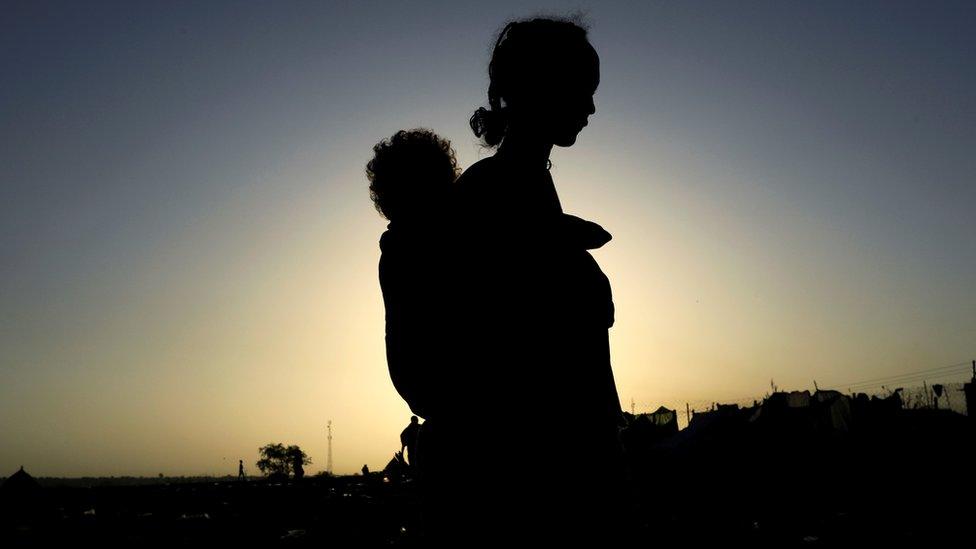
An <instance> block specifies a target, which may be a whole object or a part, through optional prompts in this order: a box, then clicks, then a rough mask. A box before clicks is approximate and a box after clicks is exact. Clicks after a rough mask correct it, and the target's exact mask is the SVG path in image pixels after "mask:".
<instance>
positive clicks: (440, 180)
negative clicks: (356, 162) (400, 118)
mask: <svg viewBox="0 0 976 549" xmlns="http://www.w3.org/2000/svg"><path fill="white" fill-rule="evenodd" d="M373 152H374V153H375V154H374V155H373V158H372V160H370V161H369V163H367V164H366V178H367V179H369V197H370V198H371V199H372V200H373V204H374V205H375V206H376V211H378V212H379V213H380V215H382V216H383V217H385V218H386V219H389V220H390V221H392V220H393V219H394V218H397V217H400V216H402V215H403V214H404V212H410V211H411V210H412V211H413V213H417V210H418V209H423V206H424V205H429V203H430V202H432V201H434V200H436V199H438V198H440V197H441V196H442V194H441V193H444V192H446V191H447V189H446V187H447V186H448V185H450V184H451V183H454V181H455V180H456V179H457V177H458V175H459V170H458V166H457V159H456V158H455V156H454V149H452V148H451V142H450V141H448V140H447V139H442V138H441V137H439V136H438V135H437V134H436V133H434V132H433V131H431V130H429V129H426V128H415V129H412V130H400V131H398V132H396V133H395V134H393V136H392V137H390V138H389V139H384V140H383V141H380V142H379V143H377V144H376V146H375V147H373ZM408 215H409V213H408Z"/></svg>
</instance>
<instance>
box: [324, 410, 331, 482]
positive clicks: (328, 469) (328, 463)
mask: <svg viewBox="0 0 976 549" xmlns="http://www.w3.org/2000/svg"><path fill="white" fill-rule="evenodd" d="M326 429H328V431H329V457H328V458H326V460H325V472H326V473H329V474H330V475H331V474H332V420H331V419H330V420H329V422H328V423H327V424H326Z"/></svg>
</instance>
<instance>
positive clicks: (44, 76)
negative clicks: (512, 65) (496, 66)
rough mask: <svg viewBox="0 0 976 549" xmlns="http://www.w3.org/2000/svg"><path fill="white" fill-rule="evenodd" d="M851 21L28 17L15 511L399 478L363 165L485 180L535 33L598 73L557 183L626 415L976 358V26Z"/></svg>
mask: <svg viewBox="0 0 976 549" xmlns="http://www.w3.org/2000/svg"><path fill="white" fill-rule="evenodd" d="M530 4H531V5H530ZM851 4H852V3H851V2H796V3H793V2H735V3H733V2H676V1H675V2H661V1H635V2H629V3H624V2H620V3H614V2H604V1H600V2H592V3H590V4H587V3H557V2H538V3H529V2H523V1H518V2H516V1H512V2H502V1H494V2H486V1H484V0H482V1H478V2H458V1H456V0H454V1H450V2H443V3H435V2H420V1H412V2H384V3H373V2H363V1H357V2H349V3H340V2H308V3H305V2H233V3H231V2H227V3H226V4H222V3H220V2H206V3H198V2H145V3H142V2H136V3H133V2H120V3H118V4H117V5H112V4H108V3H100V6H101V7H95V6H91V5H88V3H80V2H77V3H75V2H65V3H63V4H59V3H48V2H5V3H4V8H3V11H2V13H0V71H2V72H0V121H2V125H0V312H2V314H0V476H6V475H9V474H10V473H12V472H13V471H15V470H16V469H17V467H19V466H20V465H24V466H25V467H26V468H27V470H28V471H29V472H31V473H32V474H34V475H36V476H82V475H156V474H159V473H163V474H166V475H194V474H236V466H237V460H238V459H244V461H245V464H247V465H248V468H249V472H256V469H255V467H254V461H255V460H256V459H257V449H258V447H259V446H261V445H263V444H266V443H268V442H283V443H285V444H298V445H300V446H301V447H302V448H303V449H305V450H306V451H307V452H308V453H309V455H310V457H311V458H312V460H313V463H312V465H310V466H309V467H308V468H307V471H308V472H309V473H314V472H316V471H319V470H322V469H323V468H324V467H325V463H326V438H325V425H326V421H327V420H329V419H331V420H333V422H334V425H335V439H334V450H333V451H334V459H335V471H336V472H337V473H351V472H354V471H358V470H359V469H360V467H362V465H363V464H364V463H367V464H369V466H370V467H371V468H373V469H379V468H382V467H383V466H384V465H385V464H386V462H387V461H388V460H389V459H390V458H391V457H392V455H393V452H394V451H396V450H398V449H399V440H398V435H399V432H400V430H401V429H402V428H403V427H404V426H405V425H406V423H407V421H408V419H409V416H410V412H409V409H408V408H407V406H406V405H405V404H404V403H403V402H402V400H401V399H400V398H399V396H398V395H397V393H396V392H395V390H394V389H393V386H392V384H391V383H390V379H389V374H388V371H387V368H386V361H385V354H384V340H383V302H382V296H381V293H380V287H379V283H378V279H377V261H378V259H379V253H380V251H379V247H378V239H379V236H380V234H381V233H382V231H383V230H384V229H385V226H386V222H385V220H383V219H382V218H380V217H379V216H378V215H377V213H376V211H375V210H374V209H373V207H372V204H371V203H370V201H369V197H368V194H367V191H366V185H367V183H366V179H365V176H364V171H363V169H364V166H365V163H366V161H367V160H368V159H369V157H370V154H371V147H372V145H373V144H374V143H375V142H376V141H378V140H380V139H381V138H384V137H387V136H389V135H390V134H392V133H393V132H395V131H396V130H398V129H401V128H409V127H416V126H425V127H429V128H432V129H434V130H435V131H437V132H438V133H440V134H441V135H443V136H444V137H447V138H449V139H451V140H452V142H453V143H454V146H455V149H456V150H457V154H458V158H459V160H460V163H461V164H462V166H464V167H466V166H469V165H470V164H472V163H473V162H475V161H476V160H478V159H479V158H482V157H484V156H486V155H488V154H490V151H486V150H483V149H481V148H479V146H478V145H477V143H476V140H475V138H474V136H473V135H472V133H471V131H470V129H469V128H468V125H467V121H468V117H469V116H470V114H471V112H472V111H473V110H474V109H475V108H476V107H478V106H481V105H483V104H484V102H485V101H486V93H485V90H486V87H487V63H488V58H489V53H490V48H491V45H492V41H493V38H494V35H495V33H496V32H497V31H498V30H499V29H500V28H501V26H502V25H503V24H504V23H505V21H506V20H508V19H509V18H512V17H524V16H527V15H532V14H535V13H539V12H542V13H555V14H566V13H568V12H570V11H572V10H574V9H577V8H581V9H583V10H585V11H586V14H587V16H586V20H587V21H588V23H589V24H590V26H591V31H590V34H591V40H592V43H593V44H594V46H595V48H596V50H597V51H598V53H599V55H600V59H601V82H600V86H599V89H598V90H597V93H596V96H595V104H596V113H595V115H594V116H592V117H591V118H590V123H589V126H587V127H586V128H585V129H584V130H583V132H582V133H581V134H580V137H579V139H578V141H577V144H576V145H574V146H573V147H571V148H567V149H559V148H557V149H556V150H554V153H553V156H552V161H553V164H554V166H553V168H552V174H553V178H554V180H555V182H556V187H557V189H558V192H559V195H560V198H561V201H562V203H563V207H564V209H565V210H566V211H567V212H570V213H574V214H576V215H579V216H581V217H585V218H588V219H592V220H594V221H597V222H599V223H601V224H602V225H603V226H604V227H605V228H606V229H607V230H608V231H610V232H611V233H612V234H613V236H614V238H613V240H612V241H611V242H610V243H609V244H608V245H607V246H605V247H604V248H603V249H601V250H598V251H596V252H595V253H594V256H595V257H596V259H597V261H599V263H600V265H601V266H602V267H603V269H604V271H605V272H606V273H607V275H608V276H609V278H610V281H611V284H612V289H613V294H614V301H615V304H616V308H617V319H616V324H615V326H614V327H613V328H612V329H611V336H610V337H611V346H612V359H613V367H614V372H615V375H616V379H617V386H618V389H619V393H620V397H621V401H622V404H623V405H624V407H625V408H626V409H629V408H630V401H631V399H634V401H635V402H636V407H637V409H638V410H639V411H640V410H643V411H647V410H651V409H653V408H656V407H657V406H659V405H662V404H664V405H668V406H670V407H680V408H681V409H682V410H683V409H684V405H685V402H689V403H691V406H698V407H703V406H707V405H708V403H709V402H711V401H716V400H717V401H723V402H728V401H733V400H737V399H750V400H751V398H754V397H756V398H758V397H761V396H762V394H763V393H764V392H766V391H768V390H769V388H770V380H771V379H772V380H775V383H776V384H777V385H778V386H779V387H781V388H786V389H812V388H813V381H814V380H816V381H817V383H818V384H819V385H820V386H821V387H825V386H828V387H836V388H838V389H844V390H846V388H847V385H849V384H852V383H855V382H859V381H864V380H872V379H876V378H883V377H885V376H892V375H895V374H900V373H902V372H913V371H918V370H924V369H931V368H936V367H940V366H946V365H951V364H959V363H962V362H968V361H969V360H972V359H974V358H976V66H974V61H973V60H974V59H976V33H974V32H973V28H974V27H976V4H973V3H966V2H959V3H949V2H932V1H923V2H912V3H900V2H859V3H858V5H857V6H853V5H851ZM340 6H342V7H340ZM443 321H444V322H445V323H446V322H450V321H451V319H449V318H445V319H443ZM433 328H434V329H436V327H433ZM458 367H464V364H461V363H459V364H458ZM933 379H935V378H933ZM953 379H961V378H960V377H959V376H958V375H957V376H956V377H955V378H953ZM569 405H571V403H567V406H569ZM500 431H501V432H504V427H503V426H501V427H500ZM570 443H571V441H567V444H570ZM498 444H499V445H500V449H499V450H498V451H503V448H504V441H503V440H501V441H499V443H498ZM570 451H571V450H570Z"/></svg>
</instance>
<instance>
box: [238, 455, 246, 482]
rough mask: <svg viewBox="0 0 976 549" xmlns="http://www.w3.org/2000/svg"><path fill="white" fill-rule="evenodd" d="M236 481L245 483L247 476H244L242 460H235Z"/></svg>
mask: <svg viewBox="0 0 976 549" xmlns="http://www.w3.org/2000/svg"><path fill="white" fill-rule="evenodd" d="M237 480H241V481H246V480H247V475H245V474H244V460H243V459H239V460H237Z"/></svg>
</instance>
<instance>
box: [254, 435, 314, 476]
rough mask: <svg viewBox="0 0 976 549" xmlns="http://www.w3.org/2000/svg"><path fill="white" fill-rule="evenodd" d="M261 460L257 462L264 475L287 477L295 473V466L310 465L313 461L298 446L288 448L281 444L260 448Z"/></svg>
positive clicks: (266, 445) (271, 444) (270, 444)
mask: <svg viewBox="0 0 976 549" xmlns="http://www.w3.org/2000/svg"><path fill="white" fill-rule="evenodd" d="M258 454H259V455H260V456H261V459H259V460H258V461H257V466H258V469H260V470H261V473H262V474H264V475H268V476H270V475H276V476H285V477H287V476H288V475H289V474H290V473H292V472H294V471H295V470H296V469H295V465H299V464H301V465H308V464H310V463H312V459H311V458H310V457H308V455H307V454H306V453H305V452H303V451H302V449H301V448H299V447H298V446H296V445H291V446H288V447H286V446H285V445H284V444H281V443H269V444H265V445H264V446H262V447H261V448H258Z"/></svg>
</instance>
